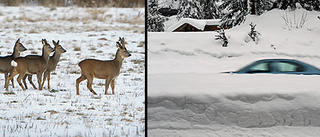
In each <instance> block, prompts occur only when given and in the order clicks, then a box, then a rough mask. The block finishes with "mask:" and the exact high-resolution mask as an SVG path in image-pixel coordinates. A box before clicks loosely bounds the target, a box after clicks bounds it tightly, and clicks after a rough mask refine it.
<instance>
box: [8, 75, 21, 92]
mask: <svg viewBox="0 0 320 137" xmlns="http://www.w3.org/2000/svg"><path fill="white" fill-rule="evenodd" d="M17 74H19V73H18V71H12V72H11V73H10V75H9V76H8V77H6V83H5V86H4V87H5V88H6V90H7V91H8V87H9V81H10V80H11V79H12V78H13V77H14V76H16V75H17Z"/></svg>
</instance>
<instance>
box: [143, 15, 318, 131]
mask: <svg viewBox="0 0 320 137" xmlns="http://www.w3.org/2000/svg"><path fill="white" fill-rule="evenodd" d="M286 12H287V13H286ZM294 12H295V13H294ZM305 13H307V20H306V22H305V24H304V25H303V26H302V27H291V26H288V25H286V24H285V22H284V20H283V19H282V17H281V16H282V15H283V14H288V19H289V20H293V19H297V18H300V17H301V15H302V14H305ZM318 15H319V13H318V12H307V11H305V10H302V9H298V10H296V11H281V10H272V11H270V12H268V13H265V14H264V15H261V16H248V17H247V20H246V22H245V23H244V24H242V25H240V26H238V27H235V28H233V29H230V30H226V31H225V32H226V35H227V37H228V39H229V45H228V47H227V48H223V47H222V43H221V42H220V41H216V40H215V39H214V38H215V35H216V34H217V33H216V32H196V33H170V32H163V33H148V60H149V62H148V65H149V66H148V73H149V74H148V135H151V136H172V135H176V136H212V135H216V136H241V135H243V136H262V135H264V136H302V135H309V136H319V135H320V132H319V131H320V130H319V127H320V117H319V114H320V109H319V108H320V106H319V105H318V104H319V103H320V102H319V99H320V86H319V84H318V82H319V81H320V77H319V76H303V75H271V74H258V75H240V74H239V75H235V74H222V73H220V72H225V71H234V70H238V69H240V68H241V67H244V66H245V65H247V64H249V63H251V62H253V61H256V60H259V59H267V58H289V59H297V60H300V61H303V62H306V63H308V64H311V65H314V66H316V67H318V68H319V67H320V56H319V53H320V49H319V44H320V39H319V36H320V28H319V27H318V26H319V22H320V20H319V19H317V16H318ZM294 16H296V17H295V18H294ZM251 22H253V23H254V24H257V27H256V30H257V31H258V32H260V33H261V36H259V40H258V42H253V41H252V40H250V39H249V40H248V35H247V34H248V33H249V31H250V26H249V24H250V23H251ZM297 22H299V21H297ZM293 26H294V25H293ZM261 131H262V132H261ZM297 131H299V133H297Z"/></svg>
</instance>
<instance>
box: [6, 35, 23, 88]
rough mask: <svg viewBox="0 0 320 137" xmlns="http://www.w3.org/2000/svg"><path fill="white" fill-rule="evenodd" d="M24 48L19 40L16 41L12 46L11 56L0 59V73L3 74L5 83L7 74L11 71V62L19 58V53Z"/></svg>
mask: <svg viewBox="0 0 320 137" xmlns="http://www.w3.org/2000/svg"><path fill="white" fill-rule="evenodd" d="M26 50H27V48H25V47H24V46H23V45H22V44H21V43H20V39H18V40H17V41H16V43H15V45H14V48H13V53H12V54H11V55H8V56H5V57H0V73H4V77H5V81H7V78H8V75H9V73H11V71H12V70H13V67H12V66H11V61H12V60H13V59H16V58H18V57H19V56H20V52H23V51H26ZM11 83H12V87H14V84H13V79H12V80H11Z"/></svg>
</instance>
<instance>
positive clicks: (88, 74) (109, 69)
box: [76, 38, 131, 95]
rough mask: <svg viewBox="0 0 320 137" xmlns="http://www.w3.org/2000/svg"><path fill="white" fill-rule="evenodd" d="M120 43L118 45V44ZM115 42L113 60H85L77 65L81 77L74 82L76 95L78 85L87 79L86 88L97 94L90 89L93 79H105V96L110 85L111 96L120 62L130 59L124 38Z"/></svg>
mask: <svg viewBox="0 0 320 137" xmlns="http://www.w3.org/2000/svg"><path fill="white" fill-rule="evenodd" d="M119 41H120V42H121V43H120V42H119ZM119 41H117V42H116V45H117V47H118V50H117V53H116V57H115V58H114V59H113V60H106V61H103V60H96V59H85V60H83V61H81V62H80V63H79V67H80V68H81V76H80V77H79V78H78V79H77V80H76V89H77V95H79V83H80V82H81V81H84V80H86V79H87V88H88V89H89V90H90V91H91V92H92V93H93V94H94V95H97V93H96V92H95V91H94V90H93V89H92V82H93V78H99V79H106V84H105V86H106V87H105V94H106V95H107V91H108V88H109V85H110V84H111V88H112V94H114V88H115V86H114V81H115V78H116V77H118V75H119V73H120V68H121V66H122V61H123V60H124V58H127V57H130V56H131V54H130V53H129V52H128V50H127V49H126V46H125V40H124V38H119Z"/></svg>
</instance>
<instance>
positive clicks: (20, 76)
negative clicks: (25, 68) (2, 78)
mask: <svg viewBox="0 0 320 137" xmlns="http://www.w3.org/2000/svg"><path fill="white" fill-rule="evenodd" d="M25 74H26V73H20V74H19V76H18V78H17V81H18V83H19V85H20V87H21V88H22V90H23V91H26V89H25V88H24V87H23V85H22V83H21V79H22V78H23V77H24V75H25Z"/></svg>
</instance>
